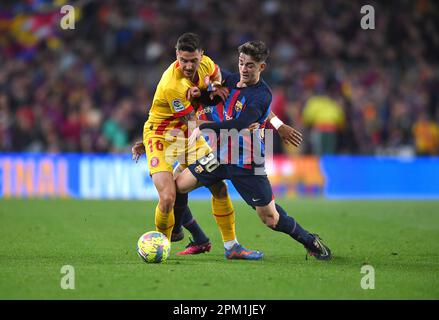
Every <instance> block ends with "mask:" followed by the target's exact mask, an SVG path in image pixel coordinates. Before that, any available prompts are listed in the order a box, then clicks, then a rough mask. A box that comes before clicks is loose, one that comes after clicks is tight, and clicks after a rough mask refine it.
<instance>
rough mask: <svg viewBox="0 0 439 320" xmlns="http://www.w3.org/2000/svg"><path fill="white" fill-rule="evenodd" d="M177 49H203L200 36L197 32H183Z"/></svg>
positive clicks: (192, 50) (190, 50) (191, 50)
mask: <svg viewBox="0 0 439 320" xmlns="http://www.w3.org/2000/svg"><path fill="white" fill-rule="evenodd" d="M175 49H177V50H181V51H189V52H194V51H196V50H202V48H201V42H200V37H199V36H198V35H197V34H195V33H191V32H187V33H183V34H182V35H181V36H180V37H179V38H178V40H177V45H176V46H175Z"/></svg>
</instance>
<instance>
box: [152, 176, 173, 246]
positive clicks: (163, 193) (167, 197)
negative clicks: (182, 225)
mask: <svg viewBox="0 0 439 320" xmlns="http://www.w3.org/2000/svg"><path fill="white" fill-rule="evenodd" d="M152 181H153V182H154V185H155V187H156V189H157V192H158V194H159V203H158V204H157V207H156V211H155V225H156V230H157V231H160V232H161V233H163V234H165V235H166V237H168V239H171V233H172V228H173V227H174V203H175V192H176V191H175V183H174V178H173V175H172V173H171V172H168V171H162V172H156V173H154V174H153V175H152Z"/></svg>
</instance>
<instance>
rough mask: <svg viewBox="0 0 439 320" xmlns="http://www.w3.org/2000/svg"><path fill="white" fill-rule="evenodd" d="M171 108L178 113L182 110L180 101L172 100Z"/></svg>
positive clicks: (182, 106)
mask: <svg viewBox="0 0 439 320" xmlns="http://www.w3.org/2000/svg"><path fill="white" fill-rule="evenodd" d="M172 106H173V107H174V110H175V111H176V112H180V111H183V110H184V105H183V103H182V102H181V100H180V99H175V100H172Z"/></svg>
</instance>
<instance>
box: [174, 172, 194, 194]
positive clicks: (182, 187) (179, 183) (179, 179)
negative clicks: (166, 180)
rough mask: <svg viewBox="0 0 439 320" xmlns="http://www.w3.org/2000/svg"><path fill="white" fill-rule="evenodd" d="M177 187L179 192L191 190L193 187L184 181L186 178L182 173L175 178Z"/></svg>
mask: <svg viewBox="0 0 439 320" xmlns="http://www.w3.org/2000/svg"><path fill="white" fill-rule="evenodd" d="M175 187H176V189H177V192H179V193H188V192H189V191H191V188H190V187H189V185H188V184H187V183H186V182H185V181H184V179H182V177H181V175H179V176H178V177H177V179H175Z"/></svg>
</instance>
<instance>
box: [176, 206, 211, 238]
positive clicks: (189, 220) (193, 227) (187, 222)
mask: <svg viewBox="0 0 439 320" xmlns="http://www.w3.org/2000/svg"><path fill="white" fill-rule="evenodd" d="M182 224H183V226H184V227H185V228H186V229H187V230H189V232H190V233H191V235H192V238H193V239H194V242H195V243H196V244H202V243H206V242H209V238H208V237H207V236H206V234H205V233H204V232H203V230H202V229H201V227H200V226H199V225H198V223H197V220H195V219H194V217H193V216H192V212H191V209H189V207H188V206H186V208H185V210H184V212H183V219H182Z"/></svg>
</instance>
